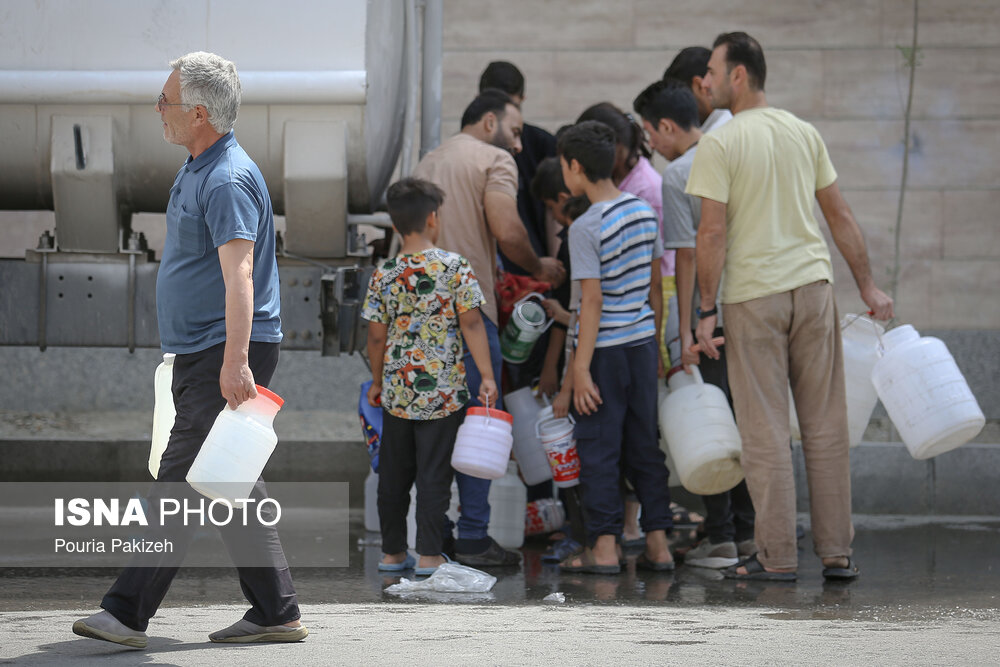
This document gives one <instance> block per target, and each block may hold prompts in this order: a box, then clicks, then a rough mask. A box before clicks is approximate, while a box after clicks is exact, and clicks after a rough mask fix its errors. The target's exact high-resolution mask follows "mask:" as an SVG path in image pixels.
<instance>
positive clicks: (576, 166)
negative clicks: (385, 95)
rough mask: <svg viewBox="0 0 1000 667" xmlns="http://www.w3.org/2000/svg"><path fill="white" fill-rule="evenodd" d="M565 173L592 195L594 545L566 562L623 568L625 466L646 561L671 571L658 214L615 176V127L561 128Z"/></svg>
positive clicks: (578, 275) (581, 254) (576, 275)
mask: <svg viewBox="0 0 1000 667" xmlns="http://www.w3.org/2000/svg"><path fill="white" fill-rule="evenodd" d="M557 151H558V154H559V160H560V164H561V166H562V172H563V180H564V181H565V183H566V187H567V188H568V189H569V191H570V192H571V193H572V194H573V195H581V194H586V195H587V197H588V198H589V199H590V201H591V202H593V204H592V205H591V207H590V208H589V209H588V210H587V212H586V213H584V214H583V215H582V216H580V217H579V218H577V220H576V221H575V222H574V223H573V226H572V227H570V232H569V251H570V265H571V267H572V277H573V280H579V281H580V292H581V300H580V315H579V320H578V327H579V331H578V335H577V349H576V354H575V356H574V359H573V363H572V367H571V373H572V379H571V380H570V378H567V382H569V381H571V382H572V386H573V407H574V412H575V415H576V420H577V421H576V429H575V436H576V447H577V452H578V453H579V455H580V487H581V492H582V496H583V506H584V509H585V510H586V527H587V549H586V550H585V551H584V553H583V554H580V555H578V556H573V557H571V558H569V559H567V560H565V561H563V563H561V564H560V568H561V569H562V570H563V571H567V572H586V573H595V574H617V573H618V572H620V571H621V565H620V564H619V556H618V549H617V539H618V537H619V536H620V535H621V534H622V527H623V505H622V494H621V489H620V486H619V477H620V475H619V473H620V471H624V473H625V476H626V477H627V478H628V480H629V481H630V482H631V483H632V486H633V487H635V490H636V494H637V495H638V497H639V501H640V503H642V508H643V509H642V522H641V523H642V529H643V531H644V532H645V533H646V551H645V553H643V554H642V555H641V556H639V559H638V560H637V561H636V566H637V567H639V568H642V569H649V570H657V571H667V570H672V569H674V562H673V559H672V557H671V555H670V550H669V548H668V544H667V532H668V531H669V530H670V529H671V528H672V527H673V525H672V521H671V515H670V491H669V488H668V484H667V478H668V475H669V473H668V472H667V467H666V464H665V456H664V454H663V452H662V451H661V450H660V447H659V442H658V439H657V434H656V397H657V375H658V371H662V368H663V362H662V359H661V357H660V351H659V350H660V346H659V342H658V341H657V332H658V331H659V330H660V326H659V324H660V322H659V319H660V315H661V312H662V310H661V307H662V296H661V292H660V289H659V287H660V256H661V255H662V254H663V245H662V242H661V240H660V235H659V221H658V219H657V216H656V213H655V212H654V211H653V209H652V208H651V207H650V206H649V204H647V203H646V202H644V201H643V200H642V199H639V198H638V197H636V196H634V195H630V194H628V193H623V192H621V191H620V190H618V188H617V187H616V186H615V184H614V182H613V181H612V180H611V172H612V169H613V167H614V160H615V135H614V132H613V131H612V130H611V128H609V127H608V126H606V125H604V124H603V123H600V122H597V121H586V122H583V123H579V124H577V125H575V126H573V127H572V128H570V129H568V130H566V131H565V132H564V133H562V134H561V135H560V136H559V141H558V146H557Z"/></svg>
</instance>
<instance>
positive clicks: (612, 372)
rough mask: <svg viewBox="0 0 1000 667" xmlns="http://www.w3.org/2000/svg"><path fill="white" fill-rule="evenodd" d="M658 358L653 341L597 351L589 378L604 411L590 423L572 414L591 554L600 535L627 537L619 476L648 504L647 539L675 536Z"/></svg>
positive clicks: (643, 520) (644, 505)
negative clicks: (659, 412) (660, 433)
mask: <svg viewBox="0 0 1000 667" xmlns="http://www.w3.org/2000/svg"><path fill="white" fill-rule="evenodd" d="M657 354H658V351H657V349H656V341H655V340H654V339H653V338H649V339H648V340H645V341H642V342H640V343H638V344H632V345H619V346H616V347H601V348H597V349H595V350H594V358H593V360H592V361H591V362H590V375H591V378H592V379H593V380H594V384H596V385H597V388H598V390H599V391H600V393H601V400H602V401H603V403H602V404H601V405H600V407H598V409H597V411H596V412H593V413H591V414H589V415H579V414H575V413H574V417H575V418H576V429H575V431H574V434H575V435H576V450H577V452H578V453H579V455H580V493H581V495H582V496H583V509H584V515H585V524H586V527H587V542H588V544H589V545H591V546H593V544H594V542H596V541H597V538H598V537H600V536H601V535H614V536H615V537H617V536H619V535H621V534H622V529H623V524H624V516H623V515H624V507H623V504H622V495H621V485H620V482H619V480H620V476H621V472H624V473H625V476H626V477H627V478H628V480H629V481H630V482H631V483H632V485H633V486H634V487H635V493H636V496H638V498H639V502H640V503H642V517H641V519H640V523H641V525H642V529H643V531H644V532H647V533H649V532H651V531H654V530H667V531H669V530H670V529H671V528H673V520H672V518H671V515H670V490H669V488H668V477H669V475H670V473H669V472H668V471H667V466H666V455H665V454H664V453H663V450H661V449H660V444H659V439H658V438H657V433H656V409H657V406H656V397H657V392H656V389H657V377H656V371H657V361H656V357H657Z"/></svg>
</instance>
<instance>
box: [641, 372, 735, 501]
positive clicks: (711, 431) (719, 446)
mask: <svg viewBox="0 0 1000 667" xmlns="http://www.w3.org/2000/svg"><path fill="white" fill-rule="evenodd" d="M691 370H692V373H691V374H690V375H688V374H687V373H685V372H684V369H683V367H682V366H677V367H675V368H674V369H673V370H671V371H670V374H669V376H668V377H669V379H668V383H669V385H670V393H669V394H667V397H666V398H665V399H663V403H662V404H661V405H660V428H661V429H662V431H663V434H664V436H665V437H666V440H667V446H668V447H669V448H670V454H671V457H672V458H673V461H674V465H676V466H677V475H678V476H679V477H680V479H681V484H682V485H683V486H684V488H685V489H687V490H688V491H690V492H692V493H697V494H700V495H704V496H707V495H712V494H715V493H722V492H723V491H728V490H729V489H731V488H733V487H734V486H736V485H737V484H739V483H740V480H742V479H743V468H742V467H741V466H740V452H741V446H742V442H741V440H740V432H739V431H738V430H737V429H736V420H735V419H734V418H733V411H732V410H731V409H730V408H729V402H728V401H727V400H726V395H725V393H723V391H722V390H721V389H719V388H718V387H716V386H715V385H712V384H706V383H705V381H704V380H702V378H701V371H699V370H698V367H697V366H692V367H691Z"/></svg>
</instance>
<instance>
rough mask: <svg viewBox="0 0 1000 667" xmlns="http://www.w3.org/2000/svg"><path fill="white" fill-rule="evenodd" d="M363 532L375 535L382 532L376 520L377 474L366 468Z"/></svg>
mask: <svg viewBox="0 0 1000 667" xmlns="http://www.w3.org/2000/svg"><path fill="white" fill-rule="evenodd" d="M365 530H367V531H369V532H372V533H377V532H379V531H380V530H382V524H381V523H380V522H379V518H378V473H377V472H375V471H374V470H372V469H371V466H368V476H367V477H365Z"/></svg>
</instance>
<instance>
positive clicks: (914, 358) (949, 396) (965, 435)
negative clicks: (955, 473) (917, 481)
mask: <svg viewBox="0 0 1000 667" xmlns="http://www.w3.org/2000/svg"><path fill="white" fill-rule="evenodd" d="M882 342H883V345H884V346H885V352H884V354H883V356H882V358H881V359H879V360H878V363H876V364H875V369H874V370H873V371H872V383H873V384H874V385H875V389H876V390H877V391H878V397H879V398H880V399H882V404H883V405H884V406H885V410H886V412H888V413H889V418H890V419H892V423H893V424H895V426H896V429H897V430H898V431H899V435H900V436H901V437H902V438H903V442H904V443H905V444H906V448H907V449H909V450H910V454H911V455H912V456H913V458H915V459H918V460H919V459H929V458H931V457H933V456H937V455H938V454H942V453H944V452H947V451H950V450H952V449H955V448H956V447H961V446H962V445H964V444H965V443H967V442H968V441H969V440H971V439H972V438H974V437H976V435H977V434H978V433H979V431H981V430H982V428H983V426H984V425H985V424H986V418H985V416H984V415H983V411H982V410H981V409H980V408H979V404H978V403H977V402H976V397H975V396H973V395H972V391H971V390H970V389H969V385H968V384H967V383H966V381H965V377H964V376H963V375H962V371H960V370H959V368H958V365H957V364H956V363H955V359H954V358H953V357H952V356H951V353H950V352H948V348H947V347H946V346H945V344H944V343H943V342H941V341H940V340H938V339H937V338H932V337H930V336H924V337H923V338H921V336H920V334H919V333H917V330H916V329H914V328H913V327H912V326H910V325H908V324H904V325H903V326H900V327H896V328H895V329H893V330H891V331H889V332H888V333H886V334H885V336H883V337H882Z"/></svg>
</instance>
